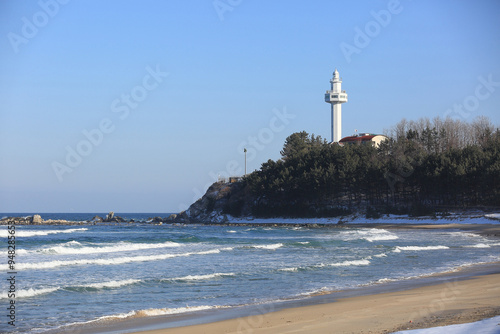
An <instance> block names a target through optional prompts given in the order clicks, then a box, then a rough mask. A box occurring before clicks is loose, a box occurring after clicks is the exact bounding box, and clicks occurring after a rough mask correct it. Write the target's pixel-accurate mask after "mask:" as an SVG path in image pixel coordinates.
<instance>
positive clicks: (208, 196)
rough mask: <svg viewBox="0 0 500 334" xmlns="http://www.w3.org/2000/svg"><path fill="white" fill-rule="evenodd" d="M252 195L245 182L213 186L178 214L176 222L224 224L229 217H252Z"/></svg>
mask: <svg viewBox="0 0 500 334" xmlns="http://www.w3.org/2000/svg"><path fill="white" fill-rule="evenodd" d="M249 197H250V195H249V193H248V191H247V189H246V187H245V184H244V182H241V181H240V182H234V183H223V182H216V183H214V184H212V185H211V186H210V187H209V188H208V190H207V192H206V193H205V195H203V197H202V198H200V199H199V200H197V201H196V202H195V203H193V204H192V205H191V206H190V207H189V209H187V210H186V211H184V212H181V213H180V214H178V215H177V216H176V217H175V218H174V219H173V220H174V222H183V223H224V222H226V221H227V220H228V216H235V217H239V216H247V215H250V207H249V203H252V201H251V200H250V199H249Z"/></svg>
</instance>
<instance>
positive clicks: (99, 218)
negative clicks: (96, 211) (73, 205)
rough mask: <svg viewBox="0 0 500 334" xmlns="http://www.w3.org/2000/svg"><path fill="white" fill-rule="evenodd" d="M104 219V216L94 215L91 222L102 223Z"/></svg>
mask: <svg viewBox="0 0 500 334" xmlns="http://www.w3.org/2000/svg"><path fill="white" fill-rule="evenodd" d="M102 221H103V219H102V217H99V216H94V218H92V220H91V222H95V223H102Z"/></svg>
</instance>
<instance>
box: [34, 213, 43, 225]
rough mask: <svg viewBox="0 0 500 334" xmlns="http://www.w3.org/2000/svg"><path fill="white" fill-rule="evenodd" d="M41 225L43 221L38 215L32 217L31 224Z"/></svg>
mask: <svg viewBox="0 0 500 334" xmlns="http://www.w3.org/2000/svg"><path fill="white" fill-rule="evenodd" d="M41 223H43V219H42V217H41V216H40V215H33V218H31V224H41Z"/></svg>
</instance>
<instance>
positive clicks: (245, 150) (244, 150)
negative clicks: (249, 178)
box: [243, 148, 247, 176]
mask: <svg viewBox="0 0 500 334" xmlns="http://www.w3.org/2000/svg"><path fill="white" fill-rule="evenodd" d="M243 152H245V175H244V176H246V175H247V149H246V148H244V149H243Z"/></svg>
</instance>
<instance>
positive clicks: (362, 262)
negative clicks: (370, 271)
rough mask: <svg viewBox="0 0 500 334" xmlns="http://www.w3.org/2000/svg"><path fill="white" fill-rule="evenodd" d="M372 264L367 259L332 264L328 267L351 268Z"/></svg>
mask: <svg viewBox="0 0 500 334" xmlns="http://www.w3.org/2000/svg"><path fill="white" fill-rule="evenodd" d="M369 264H370V261H369V260H367V259H363V260H353V261H344V262H338V263H330V264H329V265H328V266H330V267H349V266H367V265H369Z"/></svg>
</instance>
